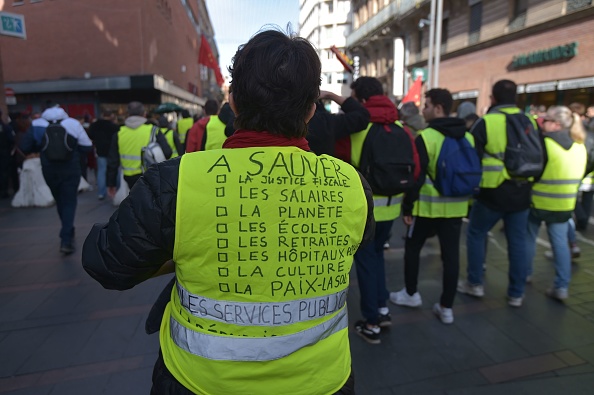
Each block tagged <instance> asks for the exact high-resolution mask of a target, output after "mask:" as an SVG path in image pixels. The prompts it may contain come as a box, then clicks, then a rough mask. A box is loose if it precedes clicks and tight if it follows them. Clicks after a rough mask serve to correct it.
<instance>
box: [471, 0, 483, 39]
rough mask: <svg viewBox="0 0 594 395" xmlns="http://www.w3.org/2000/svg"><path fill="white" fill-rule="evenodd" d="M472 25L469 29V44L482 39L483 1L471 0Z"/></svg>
mask: <svg viewBox="0 0 594 395" xmlns="http://www.w3.org/2000/svg"><path fill="white" fill-rule="evenodd" d="M469 3H470V27H469V29H468V44H476V43H478V42H479V40H480V35H481V25H482V24H483V3H482V2H481V1H473V0H469Z"/></svg>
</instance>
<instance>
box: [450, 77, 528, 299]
mask: <svg viewBox="0 0 594 395" xmlns="http://www.w3.org/2000/svg"><path fill="white" fill-rule="evenodd" d="M516 97H517V85H516V84H515V82H513V81H510V80H500V81H497V82H496V83H495V84H494V85H493V88H492V91H491V108H490V109H489V112H488V113H487V114H486V115H484V116H483V117H482V118H481V119H479V120H478V121H477V122H476V123H475V124H474V126H473V127H472V129H471V130H470V133H471V134H472V135H473V137H474V142H475V149H476V151H477V153H478V155H479V158H481V162H482V167H483V177H482V179H481V185H480V191H479V193H478V195H477V196H476V197H475V200H474V202H473V204H472V209H471V210H470V216H469V223H468V229H467V234H466V247H467V248H466V251H467V262H468V266H467V279H466V280H460V281H459V283H458V292H461V293H465V294H468V295H471V296H474V297H477V298H482V297H483V296H484V295H485V291H484V287H483V274H484V273H483V270H484V263H485V256H486V242H487V235H488V233H489V231H490V230H491V228H493V226H495V224H496V223H497V222H498V221H500V220H503V224H504V230H505V236H506V239H507V250H508V258H509V270H508V274H509V276H508V277H509V285H508V287H507V303H508V305H510V306H512V307H520V306H522V303H523V300H524V288H525V286H526V269H527V267H526V266H527V263H526V227H527V223H528V211H529V208H530V191H531V188H532V183H531V182H530V180H529V179H512V178H511V177H510V176H509V174H508V172H507V170H506V168H505V166H504V161H503V153H504V152H505V148H506V146H507V128H508V125H507V122H506V116H513V117H522V118H523V119H522V121H525V122H531V123H532V125H533V127H534V128H535V129H536V128H537V125H536V122H535V121H534V119H533V118H532V117H530V116H528V115H526V114H522V112H521V111H520V109H519V108H518V107H517V105H516V104H515V103H516ZM524 118H526V119H524Z"/></svg>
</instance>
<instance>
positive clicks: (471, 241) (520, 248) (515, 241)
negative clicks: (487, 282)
mask: <svg viewBox="0 0 594 395" xmlns="http://www.w3.org/2000/svg"><path fill="white" fill-rule="evenodd" d="M528 213H529V210H528V209H526V210H522V211H515V212H511V213H508V212H503V211H496V210H492V209H490V208H489V207H487V206H485V205H484V204H482V203H481V202H480V201H478V200H477V201H475V202H474V204H473V205H472V210H471V211H470V218H469V224H468V231H467V234H466V247H467V254H468V255H467V260H468V269H467V272H468V282H469V283H470V284H472V285H478V284H482V283H483V263H484V262H485V255H486V249H485V242H486V240H487V233H489V230H491V228H493V226H495V224H496V223H497V221H499V220H500V219H503V224H504V227H505V237H506V239H507V256H508V259H509V271H508V277H509V285H508V288H507V295H508V296H510V297H512V298H519V297H521V296H522V295H524V287H525V285H526V275H527V274H526V270H527V266H528V264H527V262H526V245H527V243H526V228H527V223H528ZM565 238H566V239H567V233H565Z"/></svg>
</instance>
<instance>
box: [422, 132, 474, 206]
mask: <svg viewBox="0 0 594 395" xmlns="http://www.w3.org/2000/svg"><path fill="white" fill-rule="evenodd" d="M482 174H483V171H482V167H481V160H480V159H479V157H478V154H477V153H476V150H475V149H474V147H473V146H472V145H471V144H470V142H469V141H468V140H467V139H466V138H464V137H463V138H461V139H455V138H453V137H448V136H445V140H444V142H443V145H442V146H441V151H440V152H439V157H438V158H437V166H436V172H435V180H433V186H434V187H435V188H436V189H437V191H438V192H439V193H440V194H441V195H442V196H449V197H461V196H470V195H473V194H475V193H476V192H478V190H479V185H480V183H481V177H482Z"/></svg>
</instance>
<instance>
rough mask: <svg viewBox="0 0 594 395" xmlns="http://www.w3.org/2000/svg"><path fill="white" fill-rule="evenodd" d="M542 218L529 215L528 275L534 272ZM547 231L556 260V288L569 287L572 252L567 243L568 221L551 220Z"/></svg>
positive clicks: (527, 243) (527, 242)
mask: <svg viewBox="0 0 594 395" xmlns="http://www.w3.org/2000/svg"><path fill="white" fill-rule="evenodd" d="M540 223H541V220H540V219H539V218H536V217H535V216H533V215H532V214H530V216H529V217H528V237H527V239H528V240H527V241H526V246H527V248H526V249H527V252H526V253H527V257H528V275H530V274H532V261H533V260H534V254H535V253H536V237H537V236H538V229H540ZM546 225H547V233H548V234H549V241H550V242H551V247H552V248H553V256H554V260H555V274H556V276H555V283H554V286H555V288H566V289H567V288H568V287H569V282H570V281H571V252H570V251H569V244H567V228H568V227H569V224H568V222H549V223H547V224H546Z"/></svg>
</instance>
